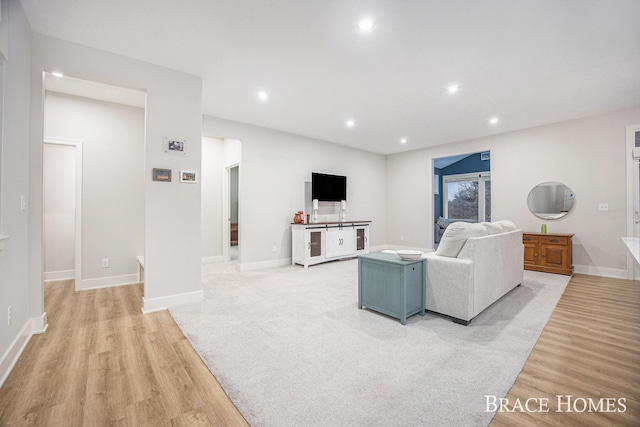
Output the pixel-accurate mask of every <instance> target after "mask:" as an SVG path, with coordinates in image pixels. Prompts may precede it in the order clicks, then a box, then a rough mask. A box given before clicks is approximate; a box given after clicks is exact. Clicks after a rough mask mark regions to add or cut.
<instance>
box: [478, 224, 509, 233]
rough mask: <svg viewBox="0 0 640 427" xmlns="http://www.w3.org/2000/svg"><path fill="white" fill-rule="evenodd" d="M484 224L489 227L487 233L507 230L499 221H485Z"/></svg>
mask: <svg viewBox="0 0 640 427" xmlns="http://www.w3.org/2000/svg"><path fill="white" fill-rule="evenodd" d="M482 225H484V226H485V228H486V229H487V234H500V233H504V232H505V230H504V228H503V227H502V225H501V224H500V223H498V222H483V223H482Z"/></svg>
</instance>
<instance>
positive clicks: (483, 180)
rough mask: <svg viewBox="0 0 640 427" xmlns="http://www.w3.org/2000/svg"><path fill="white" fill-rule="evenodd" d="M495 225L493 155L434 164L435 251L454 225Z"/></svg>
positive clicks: (453, 158)
mask: <svg viewBox="0 0 640 427" xmlns="http://www.w3.org/2000/svg"><path fill="white" fill-rule="evenodd" d="M456 221H464V222H483V221H491V160H490V152H489V151H485V152H478V153H468V154H460V155H456V156H449V157H443V158H438V159H434V160H433V224H434V225H433V247H434V248H437V247H438V245H439V244H440V239H441V238H442V235H443V234H444V231H445V230H446V228H447V227H448V226H449V224H451V223H452V222H456Z"/></svg>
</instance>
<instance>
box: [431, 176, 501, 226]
mask: <svg viewBox="0 0 640 427" xmlns="http://www.w3.org/2000/svg"><path fill="white" fill-rule="evenodd" d="M465 181H478V222H483V221H485V220H486V213H485V212H486V206H485V203H484V193H485V191H486V190H485V183H486V182H487V181H491V171H484V172H469V173H461V174H455V175H442V191H441V193H442V215H443V216H444V217H445V218H449V203H448V200H449V186H448V185H447V184H448V183H450V182H465ZM489 203H491V201H489Z"/></svg>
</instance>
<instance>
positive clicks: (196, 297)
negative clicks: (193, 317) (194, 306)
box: [142, 291, 204, 314]
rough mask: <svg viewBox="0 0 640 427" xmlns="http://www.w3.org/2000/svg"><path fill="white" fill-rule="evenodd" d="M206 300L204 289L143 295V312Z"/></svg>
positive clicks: (147, 312) (152, 311)
mask: <svg viewBox="0 0 640 427" xmlns="http://www.w3.org/2000/svg"><path fill="white" fill-rule="evenodd" d="M202 300H204V291H195V292H187V293H184V294H176V295H169V296H166V297H158V298H145V297H142V312H143V313H144V314H149V313H154V312H156V311H162V310H166V309H168V308H169V307H171V306H174V305H179V304H187V303H190V302H198V301H202Z"/></svg>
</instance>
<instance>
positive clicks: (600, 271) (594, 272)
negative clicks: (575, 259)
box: [573, 264, 627, 279]
mask: <svg viewBox="0 0 640 427" xmlns="http://www.w3.org/2000/svg"><path fill="white" fill-rule="evenodd" d="M573 272H574V273H576V274H588V275H589V276H600V277H612V278H614V279H626V278H627V270H625V269H621V268H608V267H597V266H595V265H576V264H574V265H573Z"/></svg>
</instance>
